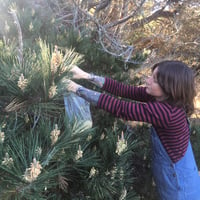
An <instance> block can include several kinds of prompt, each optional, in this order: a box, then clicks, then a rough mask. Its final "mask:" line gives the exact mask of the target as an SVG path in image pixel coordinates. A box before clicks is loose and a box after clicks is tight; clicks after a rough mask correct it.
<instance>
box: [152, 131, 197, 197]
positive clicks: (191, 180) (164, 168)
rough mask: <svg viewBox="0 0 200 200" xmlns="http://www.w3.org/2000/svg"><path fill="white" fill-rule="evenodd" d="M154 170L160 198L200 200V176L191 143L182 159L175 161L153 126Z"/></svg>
mask: <svg viewBox="0 0 200 200" xmlns="http://www.w3.org/2000/svg"><path fill="white" fill-rule="evenodd" d="M151 139H152V172H153V177H154V181H155V183H156V187H157V191H158V194H159V199H160V200H200V176H199V174H198V169H197V165H196V162H195V159H194V155H193V151H192V147H191V143H190V142H189V145H188V148H187V151H186V153H185V155H184V157H183V158H181V160H179V161H178V162H176V163H173V162H172V161H171V159H170V158H169V156H168V154H167V152H166V151H165V149H164V147H163V145H162V143H161V141H160V139H159V137H158V135H157V133H156V131H155V129H154V128H152V131H151Z"/></svg>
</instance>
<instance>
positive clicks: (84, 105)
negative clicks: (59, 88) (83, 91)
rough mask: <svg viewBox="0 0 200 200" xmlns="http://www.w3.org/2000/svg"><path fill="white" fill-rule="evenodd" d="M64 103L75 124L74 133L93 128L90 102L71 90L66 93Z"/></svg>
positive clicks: (73, 124)
mask: <svg viewBox="0 0 200 200" xmlns="http://www.w3.org/2000/svg"><path fill="white" fill-rule="evenodd" d="M64 104H65V112H66V115H67V117H68V119H69V122H70V124H71V125H72V126H73V132H74V133H78V132H82V131H84V130H86V129H89V128H92V117H91V112H90V103H89V102H87V101H86V100H85V99H83V98H81V97H79V96H78V95H77V94H75V93H72V92H70V93H67V94H65V95H64Z"/></svg>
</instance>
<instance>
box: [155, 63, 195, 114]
mask: <svg viewBox="0 0 200 200" xmlns="http://www.w3.org/2000/svg"><path fill="white" fill-rule="evenodd" d="M155 68H158V72H157V81H158V84H159V85H160V87H161V88H162V90H163V92H164V93H165V94H166V96H167V99H166V101H167V102H168V103H169V104H171V105H173V106H177V107H182V108H183V109H184V110H185V112H186V114H187V115H188V116H189V115H191V114H192V113H193V112H194V97H195V95H196V91H195V83H194V73H193V71H192V69H191V68H189V67H188V66H187V65H186V64H184V63H183V62H180V61H162V62H160V63H157V64H155V65H154V66H153V68H152V71H154V69H155Z"/></svg>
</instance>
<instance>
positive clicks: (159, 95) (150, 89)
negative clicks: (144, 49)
mask: <svg viewBox="0 0 200 200" xmlns="http://www.w3.org/2000/svg"><path fill="white" fill-rule="evenodd" d="M157 72H158V67H156V68H155V69H154V71H153V73H152V75H151V76H149V77H148V78H146V92H147V94H149V95H151V96H154V97H155V98H156V100H158V101H162V100H164V99H165V98H166V95H165V93H164V92H163V90H162V88H161V87H160V85H159V84H158V81H157Z"/></svg>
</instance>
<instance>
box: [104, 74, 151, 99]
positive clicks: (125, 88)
mask: <svg viewBox="0 0 200 200" xmlns="http://www.w3.org/2000/svg"><path fill="white" fill-rule="evenodd" d="M102 89H103V90H105V91H107V92H109V93H110V94H113V95H116V96H120V97H124V98H128V99H132V100H136V101H141V102H146V101H152V100H154V98H153V97H152V96H150V95H148V94H147V93H146V87H137V86H131V85H126V84H123V83H119V82H117V81H116V80H113V79H111V78H105V83H104V85H103V87H102Z"/></svg>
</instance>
